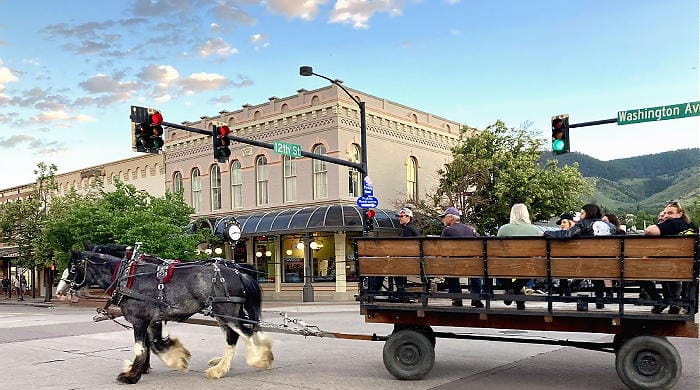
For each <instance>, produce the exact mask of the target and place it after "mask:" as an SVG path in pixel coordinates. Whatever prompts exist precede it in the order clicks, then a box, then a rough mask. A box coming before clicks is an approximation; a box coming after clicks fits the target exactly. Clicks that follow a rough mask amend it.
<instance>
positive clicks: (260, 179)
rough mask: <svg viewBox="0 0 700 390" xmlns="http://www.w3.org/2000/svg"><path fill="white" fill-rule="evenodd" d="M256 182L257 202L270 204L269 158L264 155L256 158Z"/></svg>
mask: <svg viewBox="0 0 700 390" xmlns="http://www.w3.org/2000/svg"><path fill="white" fill-rule="evenodd" d="M255 184H256V185H255V203H256V204H257V205H258V206H262V205H266V204H268V203H269V201H270V199H269V196H268V192H267V185H268V177H267V158H266V157H265V156H263V155H260V156H258V157H256V158H255Z"/></svg>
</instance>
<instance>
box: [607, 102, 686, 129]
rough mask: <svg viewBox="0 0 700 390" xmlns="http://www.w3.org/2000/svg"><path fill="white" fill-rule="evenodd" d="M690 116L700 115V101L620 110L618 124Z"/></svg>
mask: <svg viewBox="0 0 700 390" xmlns="http://www.w3.org/2000/svg"><path fill="white" fill-rule="evenodd" d="M689 116H700V101H697V102H689V103H680V104H672V105H670V106H661V107H649V108H638V109H636V110H634V109H633V110H626V111H618V112H617V124H618V125H629V124H631V123H640V122H653V121H663V120H667V119H678V118H686V117H689Z"/></svg>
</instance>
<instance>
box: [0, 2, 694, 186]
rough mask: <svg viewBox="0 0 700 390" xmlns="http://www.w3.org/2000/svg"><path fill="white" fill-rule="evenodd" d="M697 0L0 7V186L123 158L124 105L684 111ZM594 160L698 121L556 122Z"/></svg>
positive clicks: (484, 113) (168, 112)
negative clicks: (294, 98)
mask: <svg viewBox="0 0 700 390" xmlns="http://www.w3.org/2000/svg"><path fill="white" fill-rule="evenodd" d="M698 3H699V2H698V0H669V1H663V2H661V1H656V0H616V1H603V0H595V1H594V0H588V1H587V0H579V1H558V0H551V1H549V0H541V1H540V0H537V1H521V0H494V1H477V0H266V1H259V0H123V1H117V0H114V1H94V0H89V1H85V0H51V1H49V0H0V163H1V165H2V171H1V173H0V189H2V188H8V187H12V186H17V185H22V184H27V183H31V182H33V181H34V180H35V175H34V173H33V171H34V170H35V169H36V164H37V163H39V162H45V163H53V164H56V165H57V167H58V171H57V172H58V173H62V172H70V171H74V170H79V169H81V168H85V167H89V166H94V165H99V164H104V163H107V162H110V161H116V160H121V159H125V158H129V157H133V156H136V155H137V154H136V153H134V152H132V151H131V134H130V131H131V130H130V120H129V109H130V106H131V105H139V106H146V107H154V108H157V109H159V110H161V112H162V113H163V116H164V118H165V121H167V122H173V123H180V122H183V121H196V120H199V118H200V117H201V116H203V115H207V116H213V115H217V113H218V112H219V111H221V110H228V111H236V110H238V109H240V108H241V106H242V105H244V104H260V103H263V102H266V101H267V99H268V98H269V97H272V96H277V97H287V96H291V95H294V94H296V91H297V90H298V89H301V88H304V89H307V90H313V89H317V88H321V87H324V86H326V85H328V82H327V81H326V80H323V79H321V78H318V77H301V76H299V67H300V66H302V65H309V66H313V68H314V71H315V72H316V73H319V74H323V75H325V76H328V77H330V78H332V79H336V78H337V79H341V80H343V82H344V85H345V86H347V87H350V88H354V89H357V90H360V91H363V92H366V93H369V94H372V95H374V96H378V97H382V98H386V99H389V100H392V101H394V102H397V103H401V104H404V105H407V106H409V107H414V108H416V109H419V110H422V111H426V112H430V113H432V114H435V115H438V116H441V117H444V118H447V119H450V120H454V121H457V122H460V123H462V124H464V125H468V126H471V127H475V128H478V129H483V128H485V127H486V126H488V125H490V124H493V123H494V122H495V121H496V120H499V119H500V120H502V121H504V122H505V123H506V125H507V126H509V127H516V128H517V127H520V126H524V125H528V126H530V129H532V130H533V131H535V132H536V133H537V134H539V135H541V137H542V138H543V139H547V140H548V139H549V137H550V134H551V132H550V117H551V116H552V115H558V114H569V115H570V122H571V123H582V122H589V121H596V120H602V119H610V118H615V117H616V116H617V112H618V111H622V110H628V109H637V108H647V107H656V106H663V105H670V104H677V103H686V102H696V101H698V100H700V80H699V75H700V66H699V62H700V53H699V49H698V47H699V32H698V27H699V24H700V11H699V10H698ZM570 137H571V148H572V151H576V152H581V153H585V154H588V155H590V156H593V157H595V158H598V159H600V160H611V159H617V158H625V157H631V156H639V155H645V154H651V153H659V152H663V151H668V150H677V149H683V148H689V147H699V146H700V117H698V116H695V117H691V118H683V119H673V120H664V121H658V122H651V123H641V124H631V125H624V126H618V125H616V124H607V125H599V126H588V127H580V128H576V129H572V130H571V133H570Z"/></svg>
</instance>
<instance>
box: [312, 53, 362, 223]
mask: <svg viewBox="0 0 700 390" xmlns="http://www.w3.org/2000/svg"><path fill="white" fill-rule="evenodd" d="M299 74H300V75H302V76H318V77H320V78H322V79H326V80H328V81H330V82H331V84H335V85H337V86H338V87H340V89H342V90H343V91H345V93H347V94H348V96H350V99H352V100H353V101H354V102H355V103H357V105H358V106H359V107H360V143H361V145H360V152H361V153H360V165H362V169H361V170H360V178H361V179H362V196H365V195H366V194H365V186H364V183H365V177H366V176H367V121H366V116H365V102H363V101H360V100H359V99H358V98H356V97H355V96H353V95H352V94H351V93H350V91H348V90H347V89H345V87H344V86H343V84H342V83H343V81H342V80H338V79H335V80H333V79H331V78H330V77H326V76H324V75H321V74H318V73H314V69H313V68H312V67H310V66H301V67H299ZM367 233H368V232H367V231H366V230H364V229H363V231H362V235H363V236H366V235H367Z"/></svg>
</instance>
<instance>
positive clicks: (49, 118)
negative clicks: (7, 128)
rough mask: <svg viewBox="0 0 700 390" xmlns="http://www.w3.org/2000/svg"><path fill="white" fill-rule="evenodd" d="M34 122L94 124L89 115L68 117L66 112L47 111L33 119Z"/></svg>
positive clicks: (93, 119)
mask: <svg viewBox="0 0 700 390" xmlns="http://www.w3.org/2000/svg"><path fill="white" fill-rule="evenodd" d="M31 120H32V121H33V122H38V123H52V122H57V121H75V122H94V121H95V118H93V117H91V116H89V115H83V114H81V115H68V114H67V113H66V112H65V111H46V112H42V113H41V114H39V115H36V116H33V117H32V118H31Z"/></svg>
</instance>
